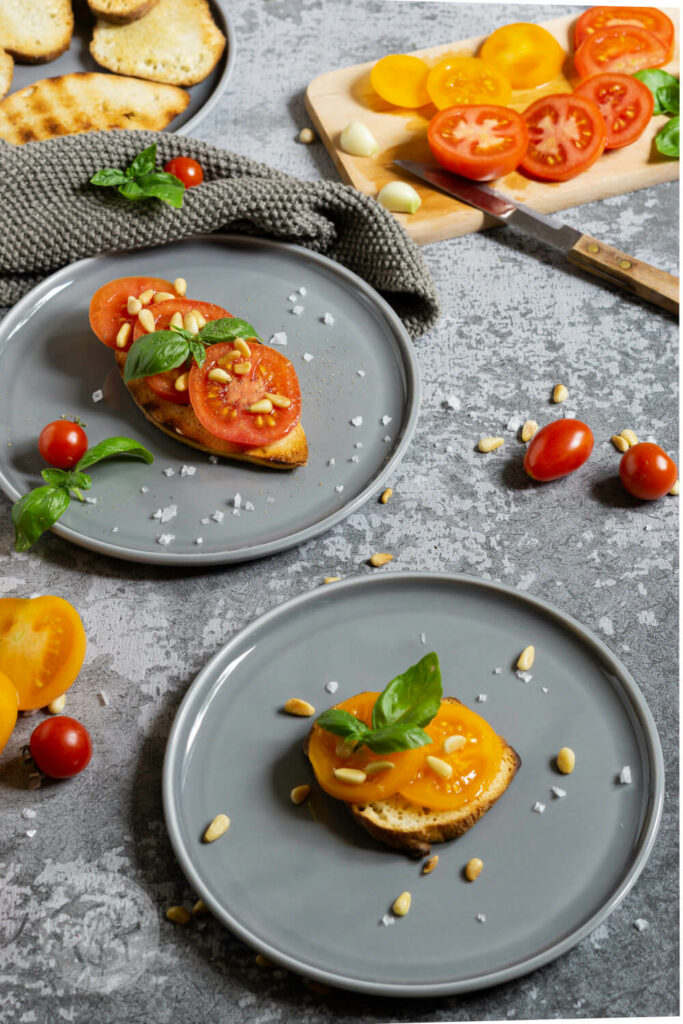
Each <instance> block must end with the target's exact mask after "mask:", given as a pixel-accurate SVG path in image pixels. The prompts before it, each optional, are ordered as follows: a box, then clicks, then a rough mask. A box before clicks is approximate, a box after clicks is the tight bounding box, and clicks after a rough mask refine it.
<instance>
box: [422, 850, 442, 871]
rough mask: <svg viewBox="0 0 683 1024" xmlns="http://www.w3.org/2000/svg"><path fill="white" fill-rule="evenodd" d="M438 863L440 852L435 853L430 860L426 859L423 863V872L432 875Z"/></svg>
mask: <svg viewBox="0 0 683 1024" xmlns="http://www.w3.org/2000/svg"><path fill="white" fill-rule="evenodd" d="M438 863H439V855H438V853H435V854H434V856H433V857H430V858H429V860H426V861H425V862H424V864H423V865H422V874H423V875H431V873H432V871H433V870H434V868H435V867H436V865H437V864H438Z"/></svg>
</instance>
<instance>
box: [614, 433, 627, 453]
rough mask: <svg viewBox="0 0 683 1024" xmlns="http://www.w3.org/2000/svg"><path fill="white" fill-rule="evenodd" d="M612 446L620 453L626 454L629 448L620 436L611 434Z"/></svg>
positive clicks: (624, 439)
mask: <svg viewBox="0 0 683 1024" xmlns="http://www.w3.org/2000/svg"><path fill="white" fill-rule="evenodd" d="M611 440H612V444H613V445H614V447H615V448H616V449H617V450H618V451H620V452H627V451H628V448H629V444H628V441H627V440H626V438H625V437H622V436H621V434H612V438H611Z"/></svg>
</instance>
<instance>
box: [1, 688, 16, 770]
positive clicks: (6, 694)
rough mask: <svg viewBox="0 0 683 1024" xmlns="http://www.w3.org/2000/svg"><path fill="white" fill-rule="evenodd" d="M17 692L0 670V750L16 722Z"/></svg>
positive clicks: (2, 748) (3, 747)
mask: <svg viewBox="0 0 683 1024" xmlns="http://www.w3.org/2000/svg"><path fill="white" fill-rule="evenodd" d="M18 714H19V694H18V693H17V688H16V686H15V685H14V683H13V682H12V680H11V679H10V678H9V676H6V675H5V673H4V672H0V751H2V750H4V749H5V746H6V745H7V740H8V739H9V738H10V736H11V735H12V730H13V729H14V726H15V725H16V724H17V715H18Z"/></svg>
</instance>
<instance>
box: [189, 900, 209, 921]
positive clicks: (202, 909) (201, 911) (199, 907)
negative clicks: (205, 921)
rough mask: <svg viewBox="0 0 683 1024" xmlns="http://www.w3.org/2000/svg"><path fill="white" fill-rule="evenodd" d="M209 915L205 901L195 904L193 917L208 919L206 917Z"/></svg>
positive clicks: (198, 901)
mask: <svg viewBox="0 0 683 1024" xmlns="http://www.w3.org/2000/svg"><path fill="white" fill-rule="evenodd" d="M208 913H209V908H208V907H207V905H206V903H205V902H204V900H197V902H196V903H195V905H194V906H193V908H192V914H193V916H194V917H206V915H207V914H208Z"/></svg>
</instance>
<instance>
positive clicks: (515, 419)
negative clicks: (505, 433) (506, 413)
mask: <svg viewBox="0 0 683 1024" xmlns="http://www.w3.org/2000/svg"><path fill="white" fill-rule="evenodd" d="M521 425H522V420H521V419H520V417H519V416H511V417H510V419H509V420H508V421H507V423H506V425H505V429H506V430H512V431H515V430H519V428H520V427H521Z"/></svg>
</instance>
